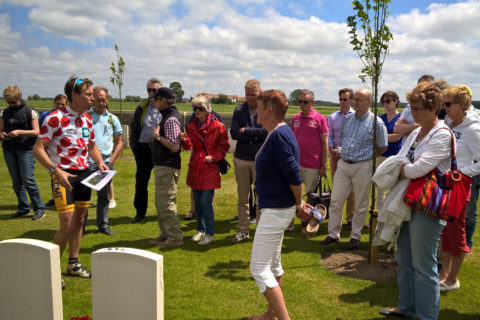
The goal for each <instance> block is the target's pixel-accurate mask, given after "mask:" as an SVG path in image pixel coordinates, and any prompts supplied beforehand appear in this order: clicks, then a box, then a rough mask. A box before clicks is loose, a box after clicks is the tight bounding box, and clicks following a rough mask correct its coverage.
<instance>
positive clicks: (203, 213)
mask: <svg viewBox="0 0 480 320" xmlns="http://www.w3.org/2000/svg"><path fill="white" fill-rule="evenodd" d="M214 192H215V190H214V189H211V190H196V189H193V200H194V201H195V214H196V215H197V230H198V231H200V232H205V233H206V234H208V235H211V236H213V234H214V233H215V229H214V217H213V205H212V199H213V194H214Z"/></svg>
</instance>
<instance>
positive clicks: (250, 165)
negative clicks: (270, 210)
mask: <svg viewBox="0 0 480 320" xmlns="http://www.w3.org/2000/svg"><path fill="white" fill-rule="evenodd" d="M233 165H234V168H235V179H236V180H237V195H238V205H237V206H238V230H239V231H240V232H243V233H246V234H248V233H249V226H250V211H249V208H248V197H249V196H250V188H251V186H252V184H253V185H254V184H255V177H256V176H255V161H246V160H241V159H238V158H235V157H234V158H233ZM255 198H256V197H255ZM259 211H260V210H257V213H258V212H259ZM258 218H259V217H258V216H257V219H258Z"/></svg>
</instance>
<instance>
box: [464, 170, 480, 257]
mask: <svg viewBox="0 0 480 320" xmlns="http://www.w3.org/2000/svg"><path fill="white" fill-rule="evenodd" d="M479 189H480V175H478V176H475V177H473V182H472V193H471V195H470V202H469V203H468V206H467V216H466V219H465V233H466V236H467V246H468V247H469V248H470V249H472V246H473V234H474V233H475V227H476V225H477V201H478V194H479V192H478V190H479Z"/></svg>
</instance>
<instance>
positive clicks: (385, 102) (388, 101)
mask: <svg viewBox="0 0 480 320" xmlns="http://www.w3.org/2000/svg"><path fill="white" fill-rule="evenodd" d="M392 101H395V100H390V99H387V100H384V101H383V102H382V104H389V103H390V102H392Z"/></svg>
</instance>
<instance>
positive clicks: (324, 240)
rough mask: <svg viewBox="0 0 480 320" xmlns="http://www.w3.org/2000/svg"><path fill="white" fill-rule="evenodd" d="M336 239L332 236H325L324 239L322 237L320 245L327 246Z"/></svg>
mask: <svg viewBox="0 0 480 320" xmlns="http://www.w3.org/2000/svg"><path fill="white" fill-rule="evenodd" d="M337 241H338V239H335V238H332V237H330V236H327V237H326V238H325V239H323V240H322V241H320V244H321V245H322V246H328V245H329V244H332V243H334V242H337Z"/></svg>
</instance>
